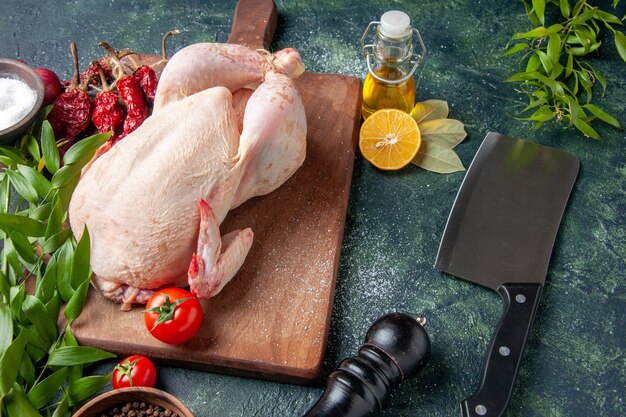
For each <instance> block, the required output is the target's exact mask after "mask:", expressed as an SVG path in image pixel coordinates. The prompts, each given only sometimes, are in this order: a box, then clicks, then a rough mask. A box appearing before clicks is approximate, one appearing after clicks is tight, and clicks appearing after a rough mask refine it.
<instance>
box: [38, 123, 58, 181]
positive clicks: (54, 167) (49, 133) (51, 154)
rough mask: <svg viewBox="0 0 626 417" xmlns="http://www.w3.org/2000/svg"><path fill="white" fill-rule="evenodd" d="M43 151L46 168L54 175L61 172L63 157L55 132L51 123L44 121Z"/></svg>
mask: <svg viewBox="0 0 626 417" xmlns="http://www.w3.org/2000/svg"><path fill="white" fill-rule="evenodd" d="M41 149H42V151H43V160H44V162H45V164H46V168H47V169H48V171H50V173H51V174H54V173H55V172H57V171H58V170H59V166H60V164H61V157H60V155H59V148H58V147H57V143H56V141H55V140H54V131H53V130H52V126H51V125H50V122H49V121H47V120H44V122H43V124H42V125H41Z"/></svg>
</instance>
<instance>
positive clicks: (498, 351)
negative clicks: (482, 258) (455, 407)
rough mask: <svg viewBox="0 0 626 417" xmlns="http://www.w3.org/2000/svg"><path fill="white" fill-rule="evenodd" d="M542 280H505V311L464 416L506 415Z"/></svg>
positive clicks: (464, 406)
mask: <svg viewBox="0 0 626 417" xmlns="http://www.w3.org/2000/svg"><path fill="white" fill-rule="evenodd" d="M542 287H543V286H542V284H539V283H531V284H526V283H524V284H520V283H515V284H503V285H501V286H500V287H499V288H498V293H499V294H500V297H502V300H503V302H504V314H503V315H502V318H501V319H500V323H498V327H497V329H496V331H495V333H494V335H493V337H492V338H491V343H490V344H489V348H488V350H487V355H486V356H485V361H484V363H483V370H482V373H481V383H480V388H478V391H477V392H475V393H474V395H472V396H471V397H470V398H468V399H466V400H464V401H463V402H461V414H462V416H463V417H499V416H503V415H504V412H505V411H506V406H507V404H508V402H509V398H510V396H511V392H512V391H513V384H514V382H515V379H516V377H517V371H518V369H519V364H520V361H521V359H522V353H523V351H524V346H525V345H526V339H527V338H528V332H529V331H530V326H531V324H532V322H533V319H534V317H535V311H536V310H537V305H538V304H539V296H540V295H541V290H542Z"/></svg>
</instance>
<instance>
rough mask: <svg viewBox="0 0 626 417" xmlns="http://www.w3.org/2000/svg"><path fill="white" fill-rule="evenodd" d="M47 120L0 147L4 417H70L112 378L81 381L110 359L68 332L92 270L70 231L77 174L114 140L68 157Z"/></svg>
mask: <svg viewBox="0 0 626 417" xmlns="http://www.w3.org/2000/svg"><path fill="white" fill-rule="evenodd" d="M47 111H48V109H44V110H42V112H41V114H40V115H39V120H38V121H36V122H35V123H34V125H33V127H32V128H31V129H30V131H29V132H28V133H27V134H26V135H25V136H24V137H23V138H22V139H21V140H19V141H18V142H17V143H16V144H15V145H14V146H2V147H0V163H1V164H2V169H1V170H0V238H2V243H3V246H2V251H1V252H0V416H5V415H9V416H11V415H24V416H34V417H37V416H46V415H47V416H50V415H53V416H58V417H61V416H63V417H65V416H66V415H67V413H68V411H70V407H73V406H75V405H78V404H79V403H80V402H82V401H84V400H85V399H87V398H88V397H89V396H91V395H93V394H94V393H95V392H97V391H98V390H99V389H100V388H102V387H103V386H104V385H105V384H106V383H107V382H108V380H109V379H110V375H104V376H95V377H92V376H86V377H83V376H82V372H83V371H82V369H83V366H85V365H88V364H91V363H94V362H97V361H100V360H103V359H107V358H110V357H112V356H113V355H112V354H110V353H108V352H105V351H103V350H100V349H96V348H91V347H84V346H78V343H77V342H76V339H75V338H74V336H73V334H72V332H71V324H72V322H73V321H74V319H76V318H77V317H78V316H79V314H80V312H81V310H82V307H83V305H84V303H85V300H86V297H87V289H88V287H89V282H90V279H91V275H92V271H91V269H90V267H89V246H90V245H89V232H88V230H86V229H85V230H84V231H83V233H82V236H81V238H80V239H79V241H78V242H77V241H76V240H75V239H74V237H73V234H72V232H71V230H70V229H69V226H68V222H67V220H68V219H67V206H68V204H69V199H70V196H71V194H72V192H73V190H74V187H75V186H76V184H77V182H78V178H79V177H80V172H81V170H82V168H83V167H84V166H85V164H86V163H87V162H88V161H89V160H90V159H91V158H92V157H93V155H94V153H95V151H96V149H97V148H98V147H99V146H101V145H102V144H103V143H104V142H105V141H106V140H107V139H108V137H109V134H98V135H94V136H90V137H88V138H85V139H83V140H81V141H79V142H77V143H76V144H75V145H73V146H72V147H71V148H70V149H69V150H68V151H67V152H66V153H65V155H63V156H62V155H61V153H60V152H59V146H60V145H61V144H60V143H57V141H56V140H55V138H54V133H53V132H52V128H51V127H50V124H49V123H48V122H47V121H45V120H44V119H45V114H46V113H47ZM64 303H65V304H66V306H65V310H64V319H65V323H66V324H65V325H64V326H62V327H61V328H59V327H57V322H58V321H59V318H60V316H61V307H62V305H63V304H64ZM55 399H56V400H57V402H54V401H55ZM53 410H54V412H53Z"/></svg>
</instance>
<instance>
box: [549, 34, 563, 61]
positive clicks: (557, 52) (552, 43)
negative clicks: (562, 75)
mask: <svg viewBox="0 0 626 417" xmlns="http://www.w3.org/2000/svg"><path fill="white" fill-rule="evenodd" d="M561 48H562V44H561V37H560V36H559V35H550V40H549V41H548V49H547V54H548V58H549V59H550V62H552V64H557V63H558V62H559V58H560V56H561Z"/></svg>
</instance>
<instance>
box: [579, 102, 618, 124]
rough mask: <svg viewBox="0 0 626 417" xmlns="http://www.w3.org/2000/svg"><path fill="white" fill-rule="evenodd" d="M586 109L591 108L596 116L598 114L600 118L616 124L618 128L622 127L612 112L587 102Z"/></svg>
mask: <svg viewBox="0 0 626 417" xmlns="http://www.w3.org/2000/svg"><path fill="white" fill-rule="evenodd" d="M583 107H584V108H585V109H587V110H589V111H590V112H591V113H592V114H593V115H594V116H596V117H597V118H598V119H600V120H602V121H603V122H605V123H608V124H610V125H611V126H614V127H616V128H618V129H619V128H621V126H620V124H619V122H618V121H617V120H616V119H615V118H614V117H613V116H611V115H610V114H608V113H607V112H605V111H604V110H602V109H601V108H600V107H598V106H596V105H595V104H591V103H589V104H585V105H584V106H583Z"/></svg>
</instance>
